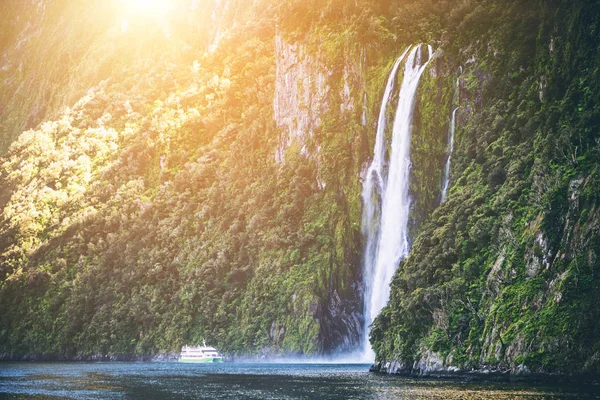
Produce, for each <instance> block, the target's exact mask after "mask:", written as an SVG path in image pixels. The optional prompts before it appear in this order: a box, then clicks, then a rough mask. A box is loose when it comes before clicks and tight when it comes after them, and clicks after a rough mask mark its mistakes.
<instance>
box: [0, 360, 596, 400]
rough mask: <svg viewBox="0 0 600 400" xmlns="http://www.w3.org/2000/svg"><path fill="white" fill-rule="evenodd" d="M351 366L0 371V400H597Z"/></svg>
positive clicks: (24, 367) (591, 390) (574, 390)
mask: <svg viewBox="0 0 600 400" xmlns="http://www.w3.org/2000/svg"><path fill="white" fill-rule="evenodd" d="M368 367H369V366H368V365H356V364H249V363H223V364H179V363H117V362H110V363H0V399H11V400H13V399H19V400H21V399H34V400H41V399H44V400H45V399H52V400H54V399H318V400H326V399H450V400H452V399H600V387H598V386H595V385H572V386H548V385H546V386H535V385H531V384H508V383H506V384H501V383H481V382H478V383H473V382H471V383H469V382H456V381H435V380H415V379H403V378H397V377H389V376H382V375H375V374H372V373H369V372H367V371H368Z"/></svg>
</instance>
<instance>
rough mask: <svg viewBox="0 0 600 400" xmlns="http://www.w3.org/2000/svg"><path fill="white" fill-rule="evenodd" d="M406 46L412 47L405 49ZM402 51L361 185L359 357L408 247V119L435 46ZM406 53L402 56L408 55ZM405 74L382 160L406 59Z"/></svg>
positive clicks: (367, 352)
mask: <svg viewBox="0 0 600 400" xmlns="http://www.w3.org/2000/svg"><path fill="white" fill-rule="evenodd" d="M409 49H410V48H409ZM409 49H407V50H405V52H404V54H402V56H401V57H400V58H399V59H398V61H396V64H395V65H394V67H393V68H392V72H391V73H390V77H389V79H388V82H387V85H386V90H385V92H384V96H383V100H382V104H381V109H380V113H379V120H378V125H377V136H376V142H375V149H374V155H373V161H372V162H371V165H370V166H369V168H368V170H367V174H366V176H365V182H364V185H363V192H362V200H363V218H362V230H363V235H364V236H365V238H366V247H365V251H364V301H365V303H364V313H365V315H364V321H365V326H364V337H363V345H362V349H361V352H360V359H361V360H363V361H365V362H372V361H373V360H374V359H375V354H374V352H373V350H372V348H371V344H370V342H369V335H368V332H369V326H370V325H371V323H372V322H373V320H374V319H375V317H376V316H377V315H378V314H379V312H380V311H381V309H382V308H383V307H384V306H385V304H386V303H387V301H388V300H389V296H390V287H389V285H390V282H391V279H392V276H393V274H394V272H395V270H396V268H397V266H398V263H399V262H400V261H401V260H402V259H403V258H405V257H406V256H407V255H408V252H409V251H410V245H409V238H408V217H409V211H410V205H411V200H410V196H409V190H408V189H409V178H410V168H411V162H410V140H411V123H412V117H413V110H414V102H415V95H416V92H417V88H418V85H419V80H420V78H421V75H422V74H423V71H424V70H425V68H426V67H427V64H428V63H429V61H430V60H431V57H432V55H433V50H432V48H431V46H427V54H424V51H423V50H424V49H423V45H417V46H414V47H412V49H410V52H408V51H409ZM407 54H408V56H407V57H406V55H407ZM405 57H406V61H405V62H404V69H403V78H402V84H401V86H400V92H399V95H398V105H397V108H396V111H395V114H394V124H393V129H392V139H391V150H390V154H389V159H388V160H385V155H386V151H385V149H386V143H385V131H386V124H387V121H386V112H387V107H388V104H389V103H390V100H391V99H392V98H393V96H392V94H393V87H394V82H395V76H396V73H397V71H398V67H399V66H400V65H401V64H402V62H403V61H404V58H405Z"/></svg>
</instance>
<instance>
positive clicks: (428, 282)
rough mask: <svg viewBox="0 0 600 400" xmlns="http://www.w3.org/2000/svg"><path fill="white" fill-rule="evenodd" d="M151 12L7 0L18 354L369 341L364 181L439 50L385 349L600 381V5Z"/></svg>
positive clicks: (9, 191) (12, 321)
mask: <svg viewBox="0 0 600 400" xmlns="http://www.w3.org/2000/svg"><path fill="white" fill-rule="evenodd" d="M129 3H131V2H129ZM126 4H128V1H127V0H112V1H108V2H106V1H98V0H86V1H84V2H81V1H70V0H46V1H41V2H38V1H36V2H33V1H31V2H30V1H23V2H12V3H11V4H9V3H6V4H3V5H2V6H0V10H2V11H3V13H2V15H1V16H0V28H1V29H2V31H3V32H5V33H6V34H5V35H3V36H2V37H1V38H0V49H1V50H2V58H1V59H0V61H1V65H0V79H1V80H2V81H3V82H4V85H3V86H2V87H0V102H1V104H2V107H1V108H0V154H2V158H0V211H1V214H0V310H2V312H1V313H0V358H2V357H3V358H18V357H21V356H23V355H26V354H39V355H46V356H66V357H89V356H94V355H110V356H118V355H151V354H156V353H165V352H173V351H177V349H178V348H179V347H180V346H181V345H182V344H191V343H198V342H201V340H202V339H203V338H205V339H206V340H207V341H209V342H210V343H211V344H213V345H215V346H218V347H219V349H221V350H223V351H224V352H227V353H231V354H255V353H263V354H281V353H296V354H312V353H323V352H329V351H332V350H334V349H336V348H342V349H345V350H351V349H352V348H354V347H355V346H356V345H357V343H358V341H359V340H360V335H361V332H360V330H361V327H362V321H361V318H362V317H361V313H362V289H361V279H362V278H361V259H362V246H363V243H362V238H361V235H360V223H361V220H360V218H361V198H360V193H361V171H362V170H363V168H364V166H365V165H366V163H367V162H368V161H369V159H370V157H371V156H372V153H373V144H374V143H373V142H374V136H375V121H376V115H377V114H378V112H379V107H380V104H379V101H380V99H381V94H382V91H383V89H384V88H383V86H384V84H385V80H386V76H387V74H388V73H389V69H390V67H391V65H392V64H393V62H394V60H395V59H396V58H397V57H398V55H399V54H400V53H401V52H402V50H403V49H404V48H406V46H407V45H410V44H413V43H419V42H427V43H430V44H431V45H432V46H433V48H434V49H435V50H436V53H435V58H434V60H433V61H432V62H431V63H430V66H429V67H428V69H427V71H425V73H424V75H423V78H422V81H421V85H420V87H419V91H418V96H417V97H418V99H417V102H416V109H415V118H414V135H413V138H412V149H411V155H412V168H413V169H412V176H411V183H410V185H411V187H410V190H411V194H412V197H413V200H414V202H413V210H412V214H411V226H410V231H411V238H412V240H413V249H412V253H411V255H410V256H409V257H408V258H407V259H406V260H404V261H403V262H402V263H401V264H400V266H399V269H398V272H397V274H396V276H395V277H394V280H393V283H392V298H391V300H390V303H389V305H388V306H387V307H386V308H385V309H384V310H383V312H382V314H381V315H380V316H379V318H378V319H377V320H376V322H375V324H374V327H373V331H372V343H373V346H374V348H375V350H376V353H377V358H378V360H379V361H392V360H395V361H400V362H401V363H402V364H403V365H405V366H408V367H410V368H412V367H413V365H414V366H415V367H416V368H417V369H419V368H422V367H421V366H422V365H425V364H427V361H428V360H440V361H441V362H442V363H443V364H445V366H446V367H459V368H479V367H482V366H488V367H492V368H500V369H504V368H505V369H511V368H512V369H516V368H517V366H519V365H524V366H526V367H527V368H529V369H531V370H534V371H545V372H571V371H583V372H592V373H598V372H599V371H598V368H599V365H600V364H599V363H600V361H599V360H600V356H599V354H600V340H599V339H598V338H600V323H599V322H598V321H600V315H599V313H600V307H599V306H598V304H597V300H596V299H597V298H600V296H599V295H600V293H599V292H600V288H599V279H600V277H599V276H598V271H600V269H599V268H598V261H597V258H598V254H597V253H598V249H600V243H599V240H600V239H598V238H599V237H600V235H599V232H598V230H599V229H600V218H599V217H598V215H599V214H598V202H599V200H600V199H599V193H600V192H598V183H599V182H598V180H599V179H600V170H599V166H598V161H597V160H598V156H599V155H600V154H599V151H600V144H599V140H600V139H599V136H598V135H599V129H600V98H599V96H600V87H599V85H600V83H599V82H598V79H597V76H598V73H599V70H600V57H599V56H598V54H600V52H599V50H600V47H599V46H600V41H599V40H598V37H599V33H600V32H599V31H598V30H599V29H600V9H599V7H598V5H596V4H594V3H592V2H585V1H575V2H573V1H569V2H567V1H547V2H542V1H534V0H531V1H525V0H523V1H516V0H511V1H505V2H501V3H500V2H497V1H491V0H483V1H471V0H446V1H442V0H440V1H437V0H422V1H416V0H415V1H412V0H402V1H400V0H390V1H373V0H357V1H352V2H348V1H343V0H332V1H328V2H319V1H313V0H311V1H305V0H287V1H272V0H258V1H254V2H248V1H244V0H237V1H228V2H213V1H208V0H201V1H192V0H190V1H188V0H177V1H174V2H170V4H171V7H172V8H171V9H170V10H169V12H168V13H167V16H166V17H159V16H158V15H153V14H152V13H150V12H146V13H143V12H141V13H135V12H132V10H131V9H128V7H127V6H126ZM459 67H462V68H459ZM457 79H458V80H459V86H458V88H457V86H456V80H457ZM455 107H460V108H459V111H458V113H457V116H458V119H457V122H458V124H457V131H456V146H455V154H454V155H453V159H452V160H453V162H452V169H451V184H450V190H449V194H448V199H447V201H445V202H444V203H443V204H440V194H441V186H442V175H443V168H444V163H445V160H446V157H447V134H448V129H449V124H450V117H451V113H452V110H453V109H454V108H455Z"/></svg>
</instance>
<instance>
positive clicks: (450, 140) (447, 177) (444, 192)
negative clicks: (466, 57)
mask: <svg viewBox="0 0 600 400" xmlns="http://www.w3.org/2000/svg"><path fill="white" fill-rule="evenodd" d="M462 72H463V68H462V65H461V66H460V67H458V74H459V75H462ZM456 91H457V94H458V101H459V103H460V77H458V78H456ZM458 109H459V107H456V108H455V109H454V111H452V121H451V123H450V132H448V147H449V148H448V159H447V160H446V169H445V170H444V183H443V184H442V201H441V202H442V203H443V202H444V201H446V196H447V195H448V186H449V185H450V162H451V161H452V153H454V132H455V131H456V111H458Z"/></svg>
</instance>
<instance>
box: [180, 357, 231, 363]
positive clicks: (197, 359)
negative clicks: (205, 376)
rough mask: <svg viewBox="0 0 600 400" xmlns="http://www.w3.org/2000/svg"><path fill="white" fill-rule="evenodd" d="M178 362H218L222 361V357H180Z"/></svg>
mask: <svg viewBox="0 0 600 400" xmlns="http://www.w3.org/2000/svg"><path fill="white" fill-rule="evenodd" d="M179 362H183V363H193V364H205V363H220V362H223V357H205V358H187V357H182V358H180V359H179Z"/></svg>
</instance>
